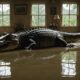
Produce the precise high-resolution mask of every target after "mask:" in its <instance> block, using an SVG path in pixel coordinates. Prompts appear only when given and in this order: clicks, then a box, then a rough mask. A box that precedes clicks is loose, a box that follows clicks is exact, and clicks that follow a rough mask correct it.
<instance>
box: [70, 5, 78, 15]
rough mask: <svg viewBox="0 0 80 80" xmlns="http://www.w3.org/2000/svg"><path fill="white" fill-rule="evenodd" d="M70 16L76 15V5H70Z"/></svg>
mask: <svg viewBox="0 0 80 80" xmlns="http://www.w3.org/2000/svg"><path fill="white" fill-rule="evenodd" d="M70 14H77V4H70Z"/></svg>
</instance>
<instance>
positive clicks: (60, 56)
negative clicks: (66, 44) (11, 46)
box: [0, 48, 80, 80]
mask: <svg viewBox="0 0 80 80" xmlns="http://www.w3.org/2000/svg"><path fill="white" fill-rule="evenodd" d="M0 80H80V50H79V49H65V48H49V49H41V50H19V51H9V52H8V51H7V52H0Z"/></svg>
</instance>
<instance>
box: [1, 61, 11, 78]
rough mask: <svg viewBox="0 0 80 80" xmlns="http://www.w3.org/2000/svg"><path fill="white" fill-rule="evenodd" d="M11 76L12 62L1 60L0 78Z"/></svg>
mask: <svg viewBox="0 0 80 80" xmlns="http://www.w3.org/2000/svg"><path fill="white" fill-rule="evenodd" d="M10 77H11V63H10V62H5V61H2V60H0V78H10Z"/></svg>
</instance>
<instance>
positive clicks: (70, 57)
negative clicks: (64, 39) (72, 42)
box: [61, 51, 77, 77]
mask: <svg viewBox="0 0 80 80" xmlns="http://www.w3.org/2000/svg"><path fill="white" fill-rule="evenodd" d="M76 55H77V52H76V51H68V52H66V53H62V61H61V65H62V77H74V76H75V75H76V58H77V57H76Z"/></svg>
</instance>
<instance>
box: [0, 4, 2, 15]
mask: <svg viewBox="0 0 80 80" xmlns="http://www.w3.org/2000/svg"><path fill="white" fill-rule="evenodd" d="M0 14H2V5H1V4H0Z"/></svg>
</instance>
